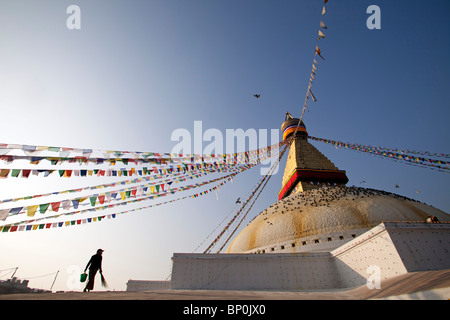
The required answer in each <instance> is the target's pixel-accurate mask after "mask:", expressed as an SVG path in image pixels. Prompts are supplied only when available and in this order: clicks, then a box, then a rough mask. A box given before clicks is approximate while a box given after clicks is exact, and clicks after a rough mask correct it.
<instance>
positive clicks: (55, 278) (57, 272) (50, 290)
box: [50, 270, 59, 291]
mask: <svg viewBox="0 0 450 320" xmlns="http://www.w3.org/2000/svg"><path fill="white" fill-rule="evenodd" d="M58 274H59V270H58V271H57V272H56V275H55V279H53V283H52V286H51V287H50V291H52V288H53V285H54V284H55V281H56V277H58Z"/></svg>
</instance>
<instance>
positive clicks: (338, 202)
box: [227, 186, 450, 253]
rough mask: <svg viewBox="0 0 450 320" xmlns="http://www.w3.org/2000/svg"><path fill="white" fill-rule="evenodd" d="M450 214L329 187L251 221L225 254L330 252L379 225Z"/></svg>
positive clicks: (284, 201) (285, 202)
mask: <svg viewBox="0 0 450 320" xmlns="http://www.w3.org/2000/svg"><path fill="white" fill-rule="evenodd" d="M430 216H434V217H436V218H437V219H438V220H439V221H441V222H443V221H450V215H449V214H447V213H445V212H443V211H441V210H439V209H436V208H434V207H432V206H429V205H426V204H424V203H421V202H418V201H415V200H412V199H409V198H405V197H403V196H399V195H396V194H393V193H389V192H385V191H379V190H374V189H368V188H359V187H345V186H333V187H322V188H317V189H312V190H308V191H305V192H301V193H295V194H291V195H289V196H287V197H285V198H284V199H282V200H280V201H278V202H276V203H275V204H273V205H272V206H270V207H269V208H267V209H265V210H264V211H262V212H261V213H260V214H259V215H258V216H256V217H255V218H254V219H253V220H252V221H251V222H250V223H249V224H248V225H247V226H246V227H245V228H244V229H243V230H242V231H241V232H240V234H238V235H237V236H236V238H235V239H234V240H233V242H232V243H231V244H230V246H229V247H228V249H227V253H244V252H245V253H249V252H253V253H270V252H302V251H315V250H325V251H330V250H333V249H335V248H337V247H338V246H340V245H342V244H343V243H345V242H347V241H349V240H351V239H352V238H354V237H356V236H358V235H360V234H362V233H364V232H366V231H367V230H369V229H371V228H373V227H375V226H376V225H378V224H380V223H381V222H383V221H420V222H424V223H426V220H427V218H429V217H430Z"/></svg>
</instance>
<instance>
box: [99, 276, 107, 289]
mask: <svg viewBox="0 0 450 320" xmlns="http://www.w3.org/2000/svg"><path fill="white" fill-rule="evenodd" d="M100 276H101V280H102V287H104V288H108V283H107V282H106V279H105V277H104V276H103V273H100Z"/></svg>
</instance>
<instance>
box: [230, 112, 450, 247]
mask: <svg viewBox="0 0 450 320" xmlns="http://www.w3.org/2000/svg"><path fill="white" fill-rule="evenodd" d="M281 130H282V132H283V139H284V140H285V141H287V142H288V143H290V150H289V154H288V157H287V160H286V167H285V170H284V175H283V180H282V187H281V190H280V192H279V194H278V199H279V201H278V202H277V203H275V204H274V205H272V206H270V207H269V208H267V209H266V210H264V211H263V212H261V213H260V214H259V215H258V216H257V217H256V218H255V219H254V220H253V221H251V222H250V223H249V224H248V225H247V227H246V228H244V229H243V230H242V231H241V233H240V234H239V235H237V236H236V238H235V239H234V240H233V242H232V243H231V244H230V246H229V247H228V249H227V252H228V253H276V252H305V251H324V250H327V251H331V250H333V249H336V248H337V247H339V246H341V245H343V244H344V243H346V242H348V241H349V240H352V239H353V238H355V237H357V236H359V235H361V234H362V233H364V232H366V231H368V230H369V229H371V228H373V227H375V226H376V225H378V224H380V223H382V222H384V221H426V220H427V218H429V217H435V218H437V219H438V220H439V221H449V220H450V217H449V215H448V214H447V213H445V212H443V211H441V210H438V209H436V208H434V207H431V206H428V205H426V204H423V203H420V202H418V201H415V200H412V199H408V198H406V197H403V196H399V195H396V194H393V193H389V192H385V191H381V190H374V189H368V188H359V187H346V186H345V184H346V183H347V182H348V178H347V176H346V172H345V171H343V170H339V169H338V168H337V167H336V166H335V165H334V163H333V162H331V161H330V160H329V159H328V158H326V157H325V156H324V155H323V154H322V153H321V152H320V151H319V150H317V149H316V148H315V147H314V146H313V145H312V144H310V143H309V142H308V132H307V130H306V126H305V124H304V123H303V122H301V121H300V120H299V119H296V118H293V117H292V116H291V115H290V114H289V113H287V114H286V118H285V121H284V122H283V124H282V126H281Z"/></svg>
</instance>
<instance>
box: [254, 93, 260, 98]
mask: <svg viewBox="0 0 450 320" xmlns="http://www.w3.org/2000/svg"><path fill="white" fill-rule="evenodd" d="M253 96H254V97H255V98H256V99H258V98H259V97H261V95H260V94H254V95H253Z"/></svg>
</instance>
